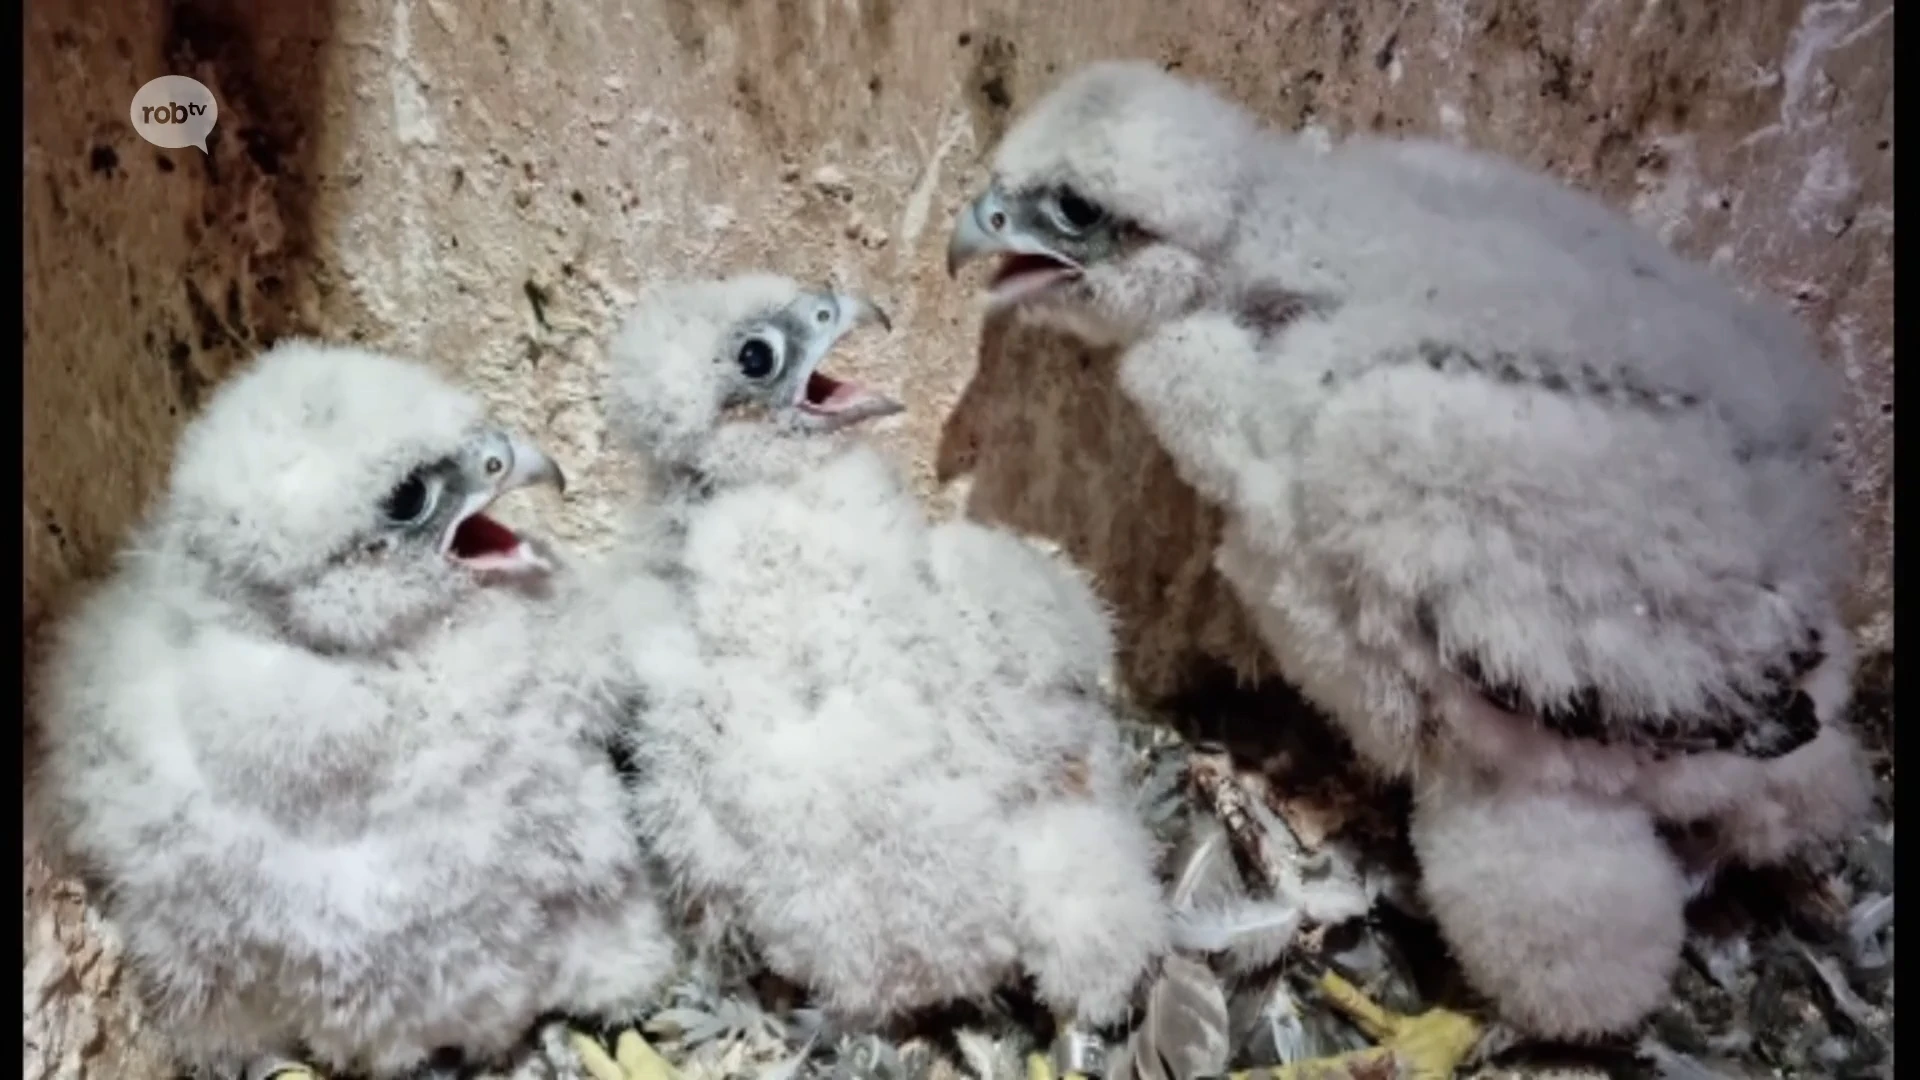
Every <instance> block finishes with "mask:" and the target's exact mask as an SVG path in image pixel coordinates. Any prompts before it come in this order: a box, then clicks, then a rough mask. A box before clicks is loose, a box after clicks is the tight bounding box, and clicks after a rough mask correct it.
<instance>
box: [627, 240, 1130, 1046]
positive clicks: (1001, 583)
mask: <svg viewBox="0 0 1920 1080" xmlns="http://www.w3.org/2000/svg"><path fill="white" fill-rule="evenodd" d="M870 321H879V322H883V323H884V322H885V316H884V315H881V314H880V313H879V311H878V309H877V308H876V307H874V306H873V305H872V304H871V303H870V302H868V301H866V300H864V299H860V298H857V297H854V296H849V295H844V294H836V293H832V292H827V291H819V292H815V291H807V290H804V289H802V288H801V287H800V286H799V285H797V284H796V283H794V282H793V281H791V280H788V279H786V278H783V277H777V276H772V275H767V274H752V275H746V276H740V277H735V278H732V279H729V280H724V281H705V282H695V283H677V284H672V285H667V286H663V287H660V288H658V289H656V290H655V291H654V292H653V293H652V294H651V295H649V296H648V297H647V298H646V299H644V300H643V301H642V302H641V304H640V305H639V307H638V309H637V310H636V311H635V312H633V313H632V315H631V316H630V317H629V318H628V319H627V321H626V323H625V325H624V326H623V327H622V329H621V330H620V331H619V333H618V335H617V336H616V337H615V339H614V341H613V343H612V345H611V349H610V352H611V364H612V368H613V381H612V389H611V392H610V394H609V396H608V397H609V412H610V417H609V426H610V428H611V430H613V431H614V432H615V433H616V435H617V436H619V437H620V438H622V439H624V440H625V441H626V442H627V443H628V444H630V445H631V446H632V447H633V448H634V449H635V450H637V451H639V452H640V453H641V454H643V455H645V456H646V457H647V458H648V459H649V461H650V463H651V464H652V466H653V468H654V470H655V477H654V479H655V485H654V486H655V496H656V499H657V502H656V503H654V504H653V505H651V506H649V507H647V508H645V509H644V510H643V511H642V518H643V519H644V520H643V521H642V523H641V524H640V526H639V528H638V532H637V533H636V535H635V536H634V537H633V538H632V541H631V542H632V544H634V545H635V546H636V547H637V548H639V549H640V550H638V551H635V552H629V553H628V554H626V555H625V556H623V557H622V558H623V560H624V562H625V564H626V565H629V566H645V567H650V568H651V569H652V570H653V571H654V572H657V573H658V574H660V575H661V576H663V577H664V579H665V580H667V581H669V582H671V583H673V585H674V587H675V588H676V589H677V591H678V594H679V598H680V602H681V604H682V606H683V608H684V610H685V612H686V613H687V620H688V626H689V628H690V629H689V630H688V632H687V634H686V636H685V637H684V638H682V639H681V640H679V641H677V642H676V641H672V640H669V635H664V634H662V633H660V632H657V627H656V630H655V631H650V632H648V633H645V634H642V635H640V637H639V639H637V640H636V642H635V643H634V645H633V646H632V649H631V652H632V655H633V656H634V661H633V667H634V669H635V670H636V671H637V672H640V675H639V694H640V698H641V700H642V701H643V702H644V705H645V707H644V708H643V709H640V710H637V712H636V715H637V722H636V726H635V729H634V731H633V733H632V734H633V745H632V750H631V756H632V758H633V760H634V761H635V762H636V764H637V765H638V767H639V769H638V771H639V775H640V777H641V780H640V782H639V783H638V784H637V785H636V787H637V791H638V795H637V800H638V804H639V812H638V820H639V822H640V827H641V828H642V829H643V831H644V833H645V834H646V835H647V836H648V837H649V842H650V843H651V844H652V845H653V846H654V847H655V849H656V850H657V851H658V852H659V854H660V855H661V857H662V858H663V859H664V860H665V863H666V865H667V867H668V868H669V872H670V874H671V876H672V877H673V879H674V882H675V884H676V885H677V886H678V887H679V888H681V889H682V890H684V892H685V894H686V896H687V898H688V899H689V900H690V901H691V902H692V903H693V904H695V905H697V906H698V907H699V908H700V909H701V910H703V911H705V912H708V913H714V912H718V913H720V914H721V917H722V918H724V919H726V920H730V921H732V922H734V923H735V924H737V925H739V926H741V927H743V928H745V930H746V931H747V932H748V934H749V935H750V936H751V938H752V939H753V940H754V941H755V943H756V944H757V946H758V948H759V949H760V950H761V951H762V953H763V955H764V959H765V961H766V963H767V965H768V966H769V967H770V968H771V969H772V970H774V971H775V972H777V973H778V974H780V975H781V976H783V977H785V978H787V979H789V980H791V981H793V982H795V983H796V984H799V985H803V986H806V987H808V988H809V989H810V991H811V992H812V993H813V994H814V995H815V997H816V1004H818V1005H820V1006H821V1007H822V1008H823V1009H824V1010H825V1011H826V1012H827V1013H828V1015H829V1016H831V1017H832V1018H834V1019H835V1020H836V1021H838V1022H840V1023H843V1024H847V1025H851V1026H865V1025H873V1024H880V1023H884V1022H886V1021H888V1020H891V1019H894V1018H897V1017H900V1016H902V1015H904V1014H907V1013H909V1012H911V1011H914V1010H917V1009H920V1008H922V1007H932V1006H938V1005H941V1004H945V1003H949V1002H952V1001H956V1000H979V999H981V998H982V997H984V996H985V995H987V994H989V993H990V992H991V991H992V990H994V989H995V988H996V987H999V986H1001V985H1003V984H1004V983H1005V982H1007V981H1009V980H1011V979H1014V978H1017V977H1019V975H1020V974H1021V973H1023V972H1025V973H1028V974H1031V975H1032V977H1033V978H1034V980H1035V982H1036V984H1037V987H1038V991H1039V995H1040V997H1041V998H1042V999H1043V1000H1044V1001H1045V1002H1046V1003H1047V1004H1048V1005H1049V1006H1050V1007H1051V1008H1053V1009H1054V1010H1055V1011H1056V1013H1057V1015H1058V1016H1059V1017H1060V1018H1061V1019H1062V1020H1063V1021H1066V1022H1076V1021H1077V1022H1084V1023H1087V1024H1094V1025H1097V1024H1101V1023H1105V1022H1108V1021H1112V1020H1114V1019H1116V1018H1117V1017H1119V1016H1120V1015H1122V1014H1123V1013H1124V1011H1125V1010H1126V1008H1127V1006H1128V1004H1129V1000H1130V997H1131V995H1132V994H1133V992H1134V990H1135V988H1136V985H1137V984H1139V983H1140V982H1141V981H1142V977H1143V976H1144V975H1145V974H1147V972H1148V971H1149V969H1150V967H1151V966H1152V964H1153V963H1154V961H1155V960H1156V959H1157V958H1158V957H1159V956H1160V955H1161V954H1162V952H1163V951H1164V949H1165V945H1166V940H1167V932H1168V931H1167V925H1166V913H1165V910H1164V906H1163V904H1162V900H1161V895H1160V887H1159V885H1158V883H1157V882H1156V880H1155V872H1154V863H1155V856H1156V852H1155V851H1154V845H1153V841H1152V838H1151V836H1150V834H1149V832H1148V830H1147V829H1146V827H1145V825H1144V824H1143V823H1142V822H1141V821H1140V820H1138V818H1137V816H1136V815H1135V813H1134V811H1133V807H1132V801H1131V794H1130V792H1129V790H1128V778H1127V774H1126V758H1125V753H1124V750H1123V748H1122V746H1121V743H1120V739H1119V735H1118V731H1117V728H1116V727H1115V725H1114V722H1113V719H1112V717H1111V715H1110V713H1109V711H1108V708H1107V706H1106V704H1105V703H1104V701H1103V699H1102V698H1101V697H1100V696H1099V693H1098V690H1097V685H1098V682H1099V679H1100V677H1101V675H1103V674H1104V673H1105V671H1106V668H1107V665H1108V664H1109V662H1110V659H1111V654H1112V650H1113V648H1114V645H1113V639H1112V636H1111V633H1110V631H1109V628H1108V625H1107V621H1106V616H1105V613H1104V612H1103V611H1102V609H1101V608H1100V606H1099V604H1098V602H1097V601H1096V599H1095V597H1094V594H1093V592H1092V590H1091V589H1090V588H1089V587H1088V586H1087V585H1086V584H1084V583H1083V582H1082V581H1080V580H1079V579H1078V577H1077V576H1076V575H1075V574H1074V573H1073V572H1072V571H1071V570H1070V569H1069V568H1068V567H1066V566H1064V565H1062V564H1060V563H1057V562H1055V561H1053V560H1050V559H1048V558H1047V557H1046V556H1044V555H1042V554H1041V553H1040V552H1039V551H1037V550H1036V549H1034V548H1033V547H1031V546H1030V545H1028V544H1026V543H1025V542H1023V541H1021V540H1020V539H1018V538H1016V537H1013V536H1011V535H1008V534H1004V533H1000V532H996V531H994V530H990V529H986V528H983V527H981V526H979V525H975V524H970V523H954V524H938V525H936V524H932V523H930V522H929V521H928V519H927V517H926V515H925V512H924V510H923V509H922V507H921V506H920V505H919V504H918V502H917V501H916V499H915V498H914V496H913V494H912V493H911V492H910V491H909V490H908V489H907V487H906V485H905V483H904V479H903V477H902V476H901V474H900V473H899V471H898V470H897V469H896V467H895V466H894V465H893V464H892V463H891V462H889V461H888V460H887V459H886V458H885V457H884V456H883V455H882V454H881V453H879V452H878V451H877V450H875V449H874V448H872V447H871V446H868V445H866V444H864V443H863V442H860V441H858V440H857V439H855V438H854V437H853V436H852V434H851V430H850V429H851V428H853V427H854V426H855V425H856V424H857V423H858V422H860V421H861V420H864V419H870V418H873V417H876V416H880V415H885V414H887V413H891V412H895V411H897V410H898V409H899V408H900V406H899V405H898V404H897V403H895V402H892V401H890V400H889V399H887V398H885V397H883V396H881V395H879V394H877V393H875V392H872V391H870V390H867V389H866V388H864V387H861V386H858V385H856V384H854V383H852V382H847V381H842V380H838V379H835V378H833V377H831V376H829V375H828V374H826V372H824V371H823V370H822V361H823V359H824V358H825V357H826V356H827V355H828V353H829V352H830V350H831V349H832V348H833V346H834V344H835V343H836V342H837V341H838V340H839V339H840V338H841V337H842V336H843V335H844V334H846V333H847V332H848V331H849V330H851V329H852V328H853V327H854V326H856V325H858V324H860V323H863V322H870Z"/></svg>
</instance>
